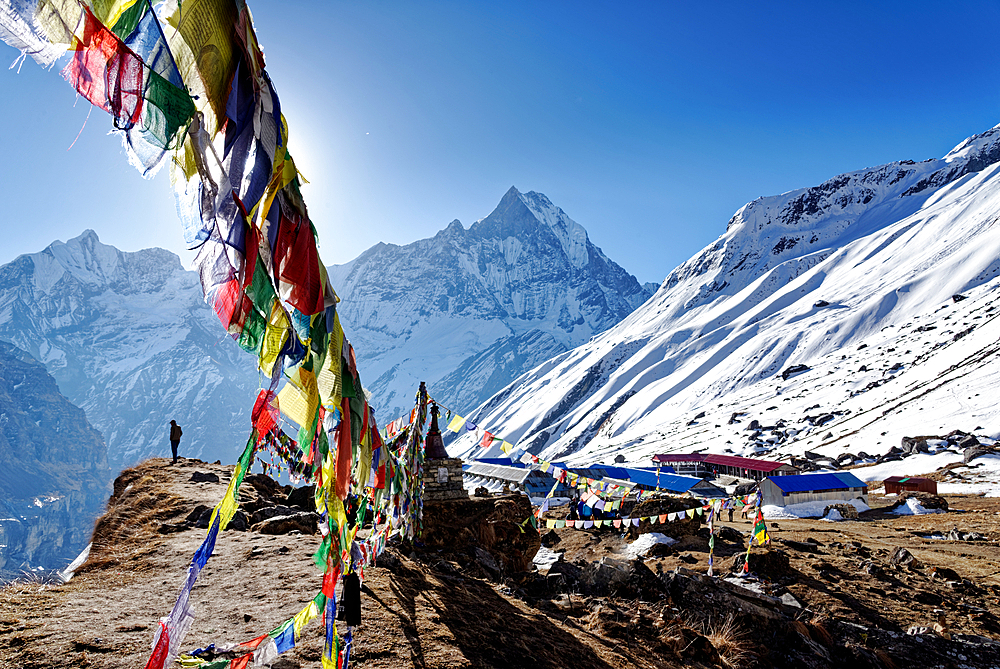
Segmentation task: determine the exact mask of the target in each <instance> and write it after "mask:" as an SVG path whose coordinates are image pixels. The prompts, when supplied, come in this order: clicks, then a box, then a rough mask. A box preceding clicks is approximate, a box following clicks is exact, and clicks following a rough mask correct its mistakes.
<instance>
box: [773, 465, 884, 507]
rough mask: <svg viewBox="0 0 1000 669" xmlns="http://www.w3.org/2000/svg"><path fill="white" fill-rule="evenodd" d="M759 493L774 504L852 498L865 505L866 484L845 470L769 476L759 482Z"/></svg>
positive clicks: (840, 500) (836, 500)
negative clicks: (859, 500)
mask: <svg viewBox="0 0 1000 669" xmlns="http://www.w3.org/2000/svg"><path fill="white" fill-rule="evenodd" d="M760 492H761V497H762V501H763V503H764V504H771V505H774V506H788V505H790V504H802V503H803V502H820V501H823V502H826V501H829V502H831V503H835V502H838V501H839V502H843V501H849V500H853V499H861V501H863V502H864V503H865V504H868V486H867V485H865V482H864V481H862V480H861V479H859V478H858V477H857V476H855V475H854V474H851V473H849V472H822V473H818V474H792V475H788V476H769V477H767V478H766V479H764V480H763V481H761V482H760Z"/></svg>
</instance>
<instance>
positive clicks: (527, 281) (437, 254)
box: [330, 187, 653, 421]
mask: <svg viewBox="0 0 1000 669" xmlns="http://www.w3.org/2000/svg"><path fill="white" fill-rule="evenodd" d="M330 278H331V280H332V282H333V285H334V286H335V287H336V289H337V292H338V294H339V295H340V297H341V299H342V302H341V303H340V305H339V306H338V310H339V313H340V317H341V319H342V320H343V322H344V327H345V329H347V330H348V331H349V332H350V333H351V336H352V341H353V342H354V345H355V349H356V350H357V352H358V355H359V360H358V363H359V366H362V367H363V368H364V370H365V375H366V378H367V379H371V380H372V381H371V382H370V384H367V385H366V388H367V389H368V390H369V391H370V392H371V393H372V404H373V406H375V407H376V409H377V410H378V415H379V417H380V419H381V420H384V421H385V420H392V419H393V418H394V417H396V416H397V415H399V414H401V413H403V412H404V411H406V410H407V409H408V408H409V407H410V406H411V405H412V397H413V394H414V392H415V390H416V388H417V386H418V385H419V384H420V382H421V381H426V382H427V383H428V388H429V389H430V391H431V395H432V396H433V397H435V398H436V399H438V400H440V401H441V402H443V403H444V404H445V405H447V406H454V407H455V408H456V409H458V408H463V409H464V408H468V407H475V406H477V405H478V404H479V403H480V402H482V400H483V399H485V398H487V397H489V396H490V395H492V394H493V393H494V392H496V391H497V390H499V389H500V388H502V387H504V386H505V385H507V383H509V382H510V380H511V379H513V378H515V377H516V376H518V375H519V374H521V373H522V372H524V371H525V370H527V369H530V368H531V367H533V366H535V365H537V364H538V363H540V362H542V361H543V360H545V359H547V358H549V357H551V356H553V355H556V354H558V353H562V352H564V351H567V350H569V349H570V348H572V347H574V346H577V345H579V344H581V343H583V342H585V341H587V340H588V339H589V338H590V337H592V336H593V335H594V334H596V333H599V332H602V331H604V330H606V329H607V328H609V327H611V326H612V325H614V324H615V323H618V322H619V321H621V320H622V319H623V318H624V317H625V316H627V315H628V314H629V313H631V312H632V311H633V310H634V309H635V308H636V307H638V306H639V305H640V304H642V303H643V302H645V301H646V299H648V298H649V296H650V295H651V294H652V292H653V290H652V288H653V287H652V286H642V285H640V284H639V282H638V281H637V280H636V279H635V277H633V276H632V275H630V274H629V273H628V272H626V271H625V270H624V269H622V268H621V267H619V266H618V265H617V264H615V263H614V262H612V261H611V260H610V259H608V257H607V256H605V255H604V253H602V252H601V250H600V249H599V248H597V247H596V246H594V244H592V243H591V241H590V239H589V238H588V237H587V232H586V230H584V228H583V227H582V226H581V225H579V224H578V223H576V222H575V221H573V220H572V219H570V218H569V217H568V216H567V215H566V214H565V212H563V210H562V209H560V208H559V207H556V206H555V205H553V204H552V203H551V202H550V201H549V199H548V198H546V197H545V196H544V195H542V194H540V193H534V192H530V193H520V192H518V191H517V189H516V188H513V187H512V188H511V189H510V190H509V191H507V193H506V195H504V196H503V199H502V200H501V201H500V204H499V205H497V207H496V209H495V210H494V211H493V213H491V214H490V215H489V216H487V217H486V218H484V219H482V220H479V221H477V222H475V223H473V224H472V225H471V226H470V227H469V228H468V229H466V228H465V227H463V225H462V224H461V223H460V222H459V221H457V220H456V221H453V222H452V223H451V224H450V225H448V227H447V228H445V229H444V230H442V231H440V232H439V233H437V234H436V235H435V236H434V237H432V238H431V239H423V240H420V241H416V242H413V243H412V244H408V245H406V246H396V245H392V244H378V245H376V246H373V247H372V248H370V249H368V250H367V251H365V252H364V253H363V254H361V255H360V256H359V257H357V258H356V259H354V260H352V261H351V262H349V263H346V264H344V265H335V266H332V267H330Z"/></svg>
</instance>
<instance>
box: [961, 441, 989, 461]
mask: <svg viewBox="0 0 1000 669" xmlns="http://www.w3.org/2000/svg"><path fill="white" fill-rule="evenodd" d="M993 452H994V451H993V449H992V448H991V447H989V446H980V445H979V442H978V441H977V442H976V445H975V446H970V447H968V448H966V449H965V455H964V457H963V458H962V459H963V460H964V462H965V464H969V463H970V462H972V461H973V460H975V459H976V458H978V457H979V456H980V455H987V454H989V453H993Z"/></svg>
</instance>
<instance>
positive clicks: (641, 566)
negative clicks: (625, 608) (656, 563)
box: [580, 557, 663, 602]
mask: <svg viewBox="0 0 1000 669" xmlns="http://www.w3.org/2000/svg"><path fill="white" fill-rule="evenodd" d="M580 589H581V590H582V591H583V592H584V593H586V594H590V595H592V596H596V597H604V596H608V595H612V596H615V597H623V598H626V599H639V600H642V601H647V602H648V601H655V600H656V599H658V598H659V595H660V593H661V592H662V590H663V587H662V585H661V583H660V580H659V578H657V576H656V574H654V573H653V572H652V570H651V569H650V568H649V567H647V566H646V565H645V563H643V561H642V560H629V561H625V560H618V559H615V558H610V557H604V558H601V560H600V561H599V562H591V563H589V564H588V565H587V566H586V567H585V568H584V569H583V571H582V573H581V575H580Z"/></svg>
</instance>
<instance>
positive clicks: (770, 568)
mask: <svg viewBox="0 0 1000 669" xmlns="http://www.w3.org/2000/svg"><path fill="white" fill-rule="evenodd" d="M746 563H749V565H750V572H751V573H753V574H756V575H757V576H758V577H759V578H763V579H767V580H769V581H776V580H778V579H780V578H782V577H784V576H787V575H788V572H789V561H788V555H787V554H786V553H785V552H784V551H782V550H779V549H777V548H771V547H767V548H765V549H764V550H761V551H757V550H755V551H751V552H750V555H749V556H748V555H747V554H746V553H739V554H738V555H734V556H733V559H732V561H731V562H730V569H731V571H732V572H733V573H740V572H742V571H743V567H744V565H745V564H746Z"/></svg>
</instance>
